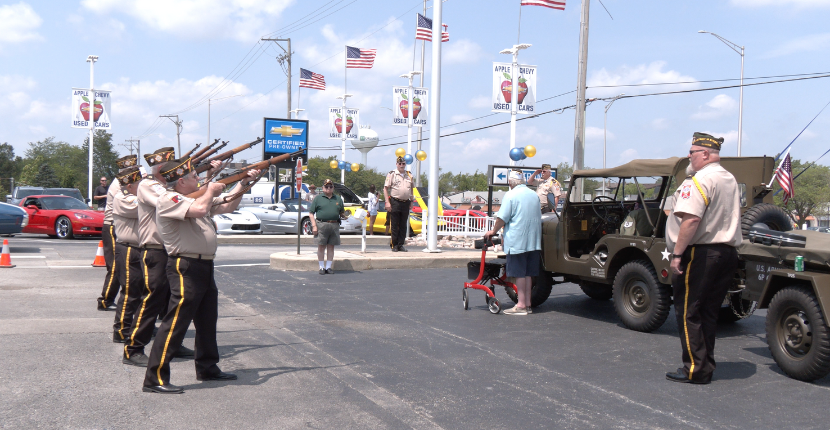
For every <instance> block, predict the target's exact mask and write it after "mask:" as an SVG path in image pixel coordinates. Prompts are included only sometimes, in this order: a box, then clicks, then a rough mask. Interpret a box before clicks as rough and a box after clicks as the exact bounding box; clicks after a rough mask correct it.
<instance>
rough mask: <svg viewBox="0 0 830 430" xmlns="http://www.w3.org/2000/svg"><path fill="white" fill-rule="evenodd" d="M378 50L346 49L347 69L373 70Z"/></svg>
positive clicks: (349, 47) (348, 47)
mask: <svg viewBox="0 0 830 430" xmlns="http://www.w3.org/2000/svg"><path fill="white" fill-rule="evenodd" d="M377 52H378V50H377V49H360V48H353V47H351V46H347V47H346V68H347V69H371V68H372V65H374V64H375V55H377Z"/></svg>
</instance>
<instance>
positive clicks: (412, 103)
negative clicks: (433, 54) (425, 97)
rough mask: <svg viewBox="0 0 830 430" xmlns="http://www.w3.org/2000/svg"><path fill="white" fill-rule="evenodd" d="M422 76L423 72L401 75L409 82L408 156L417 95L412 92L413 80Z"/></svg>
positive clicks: (410, 151)
mask: <svg viewBox="0 0 830 430" xmlns="http://www.w3.org/2000/svg"><path fill="white" fill-rule="evenodd" d="M420 74H421V72H419V71H416V70H413V71H411V72H409V73H404V74H403V75H401V77H402V78H407V79H408V80H409V100H407V102H406V105H407V108H406V111H407V118H406V154H407V155H411V154H412V110H413V106H414V104H415V103H414V100H415V94H414V93H413V90H412V78H414V77H415V75H420ZM412 158H413V161H414V158H415V156H412Z"/></svg>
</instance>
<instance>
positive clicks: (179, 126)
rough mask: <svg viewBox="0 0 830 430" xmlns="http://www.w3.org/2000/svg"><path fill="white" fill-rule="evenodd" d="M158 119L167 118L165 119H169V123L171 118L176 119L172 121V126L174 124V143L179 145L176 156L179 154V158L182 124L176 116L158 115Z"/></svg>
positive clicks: (180, 153)
mask: <svg viewBox="0 0 830 430" xmlns="http://www.w3.org/2000/svg"><path fill="white" fill-rule="evenodd" d="M159 117H160V118H167V119H169V120H170V121H173V117H175V118H176V120H175V121H173V124H176V142H177V143H178V145H179V152H178V154H179V156H181V155H182V138H181V134H182V122H181V121H179V116H178V115H159Z"/></svg>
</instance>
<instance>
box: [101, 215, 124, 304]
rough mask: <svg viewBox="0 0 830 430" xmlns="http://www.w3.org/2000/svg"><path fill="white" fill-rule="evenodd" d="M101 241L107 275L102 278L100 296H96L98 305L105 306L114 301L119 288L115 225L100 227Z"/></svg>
mask: <svg viewBox="0 0 830 430" xmlns="http://www.w3.org/2000/svg"><path fill="white" fill-rule="evenodd" d="M101 241H102V242H104V261H106V263H107V277H106V278H104V288H103V289H102V290H101V297H98V307H99V308H105V307H107V306H109V305H111V304H113V303H115V296H116V295H118V290H119V289H120V288H121V281H119V280H118V270H117V268H118V265H116V264H114V263H115V227H114V226H113V225H112V224H109V225H106V224H104V228H103V229H101Z"/></svg>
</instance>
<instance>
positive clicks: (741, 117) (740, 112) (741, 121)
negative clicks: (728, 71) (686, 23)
mask: <svg viewBox="0 0 830 430" xmlns="http://www.w3.org/2000/svg"><path fill="white" fill-rule="evenodd" d="M698 33H704V34H706V33H708V34H711V35H712V36H715V37H717V38H718V40H720V41H721V42H723V43H724V45H726V46H728V47H729V48H731V49H732V50H733V51H735V52H737V53H738V55H740V56H741V100H740V102H738V157H740V156H741V141H742V140H743V129H744V47H743V46H738V44H736V43H732V42H730V41H728V40H726V39H724V38H723V37H720V36H718V35H717V34H715V33H712V32H710V31H705V30H700V31H698Z"/></svg>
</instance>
